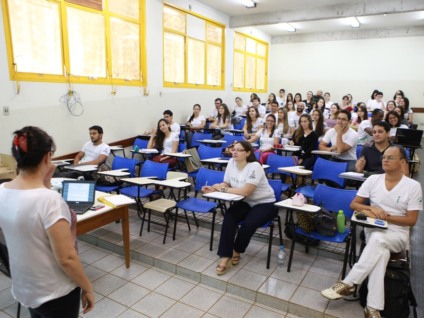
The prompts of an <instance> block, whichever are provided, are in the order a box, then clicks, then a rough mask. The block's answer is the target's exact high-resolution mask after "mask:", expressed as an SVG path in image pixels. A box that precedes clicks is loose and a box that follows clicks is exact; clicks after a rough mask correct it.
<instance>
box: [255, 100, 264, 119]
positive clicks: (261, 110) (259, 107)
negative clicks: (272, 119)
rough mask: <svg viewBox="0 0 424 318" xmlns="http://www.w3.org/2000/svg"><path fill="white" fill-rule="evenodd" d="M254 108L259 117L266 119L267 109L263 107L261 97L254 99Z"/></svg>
mask: <svg viewBox="0 0 424 318" xmlns="http://www.w3.org/2000/svg"><path fill="white" fill-rule="evenodd" d="M252 106H254V107H255V108H256V109H257V110H258V112H259V116H260V117H261V118H264V117H265V114H266V107H265V106H262V105H261V99H260V98H259V97H253V100H252Z"/></svg>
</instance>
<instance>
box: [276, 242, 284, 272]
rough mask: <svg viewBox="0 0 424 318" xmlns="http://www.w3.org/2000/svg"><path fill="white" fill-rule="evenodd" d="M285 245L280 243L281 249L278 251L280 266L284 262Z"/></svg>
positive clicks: (278, 263) (279, 266) (280, 266)
mask: <svg viewBox="0 0 424 318" xmlns="http://www.w3.org/2000/svg"><path fill="white" fill-rule="evenodd" d="M284 256H285V253H284V245H280V250H279V251H278V255H277V266H278V268H282V267H283V264H284Z"/></svg>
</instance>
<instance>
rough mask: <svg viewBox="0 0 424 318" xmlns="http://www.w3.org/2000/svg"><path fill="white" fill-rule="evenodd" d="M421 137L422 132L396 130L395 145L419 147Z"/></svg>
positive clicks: (403, 129)
mask: <svg viewBox="0 0 424 318" xmlns="http://www.w3.org/2000/svg"><path fill="white" fill-rule="evenodd" d="M422 136H423V131H422V130H415V129H405V128H398V129H397V130H396V138H395V143H396V144H400V145H408V146H420V145H421V138H422Z"/></svg>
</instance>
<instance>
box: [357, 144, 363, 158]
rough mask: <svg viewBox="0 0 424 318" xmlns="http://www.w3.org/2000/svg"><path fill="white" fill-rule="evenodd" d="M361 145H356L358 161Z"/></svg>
mask: <svg viewBox="0 0 424 318" xmlns="http://www.w3.org/2000/svg"><path fill="white" fill-rule="evenodd" d="M362 148H363V145H356V158H357V159H359V157H360V156H361V151H362Z"/></svg>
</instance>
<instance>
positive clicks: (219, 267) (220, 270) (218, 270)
mask: <svg viewBox="0 0 424 318" xmlns="http://www.w3.org/2000/svg"><path fill="white" fill-rule="evenodd" d="M231 265H232V262H231V258H230V259H229V260H228V261H227V263H226V264H225V265H221V264H218V265H217V266H216V270H215V272H216V274H217V275H218V276H221V275H224V274H225V273H226V272H227V270H228V269H229V268H230V267H231Z"/></svg>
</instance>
